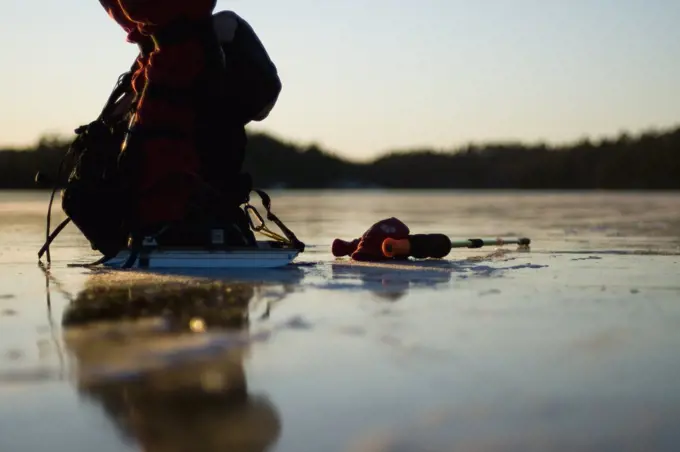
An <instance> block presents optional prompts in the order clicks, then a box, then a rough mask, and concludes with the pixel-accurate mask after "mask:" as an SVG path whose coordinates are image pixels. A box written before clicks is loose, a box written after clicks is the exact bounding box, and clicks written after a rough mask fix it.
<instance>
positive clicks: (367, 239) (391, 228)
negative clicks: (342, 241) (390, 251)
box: [352, 217, 410, 261]
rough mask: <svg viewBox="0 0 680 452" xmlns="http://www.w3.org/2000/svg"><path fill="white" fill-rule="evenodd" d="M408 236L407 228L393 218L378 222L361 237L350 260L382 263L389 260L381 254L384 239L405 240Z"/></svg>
mask: <svg viewBox="0 0 680 452" xmlns="http://www.w3.org/2000/svg"><path fill="white" fill-rule="evenodd" d="M409 234H410V231H409V229H408V226H406V225H405V224H404V223H402V222H401V221H399V220H397V219H396V218H394V217H392V218H387V219H386V220H382V221H379V222H377V223H376V224H374V225H373V226H371V228H370V229H369V230H368V231H366V232H365V233H364V235H362V236H361V239H360V240H359V245H358V246H357V249H356V251H354V252H353V253H352V259H354V260H357V261H384V260H388V259H391V258H388V257H385V255H384V254H383V252H382V243H383V241H384V240H385V239H386V238H392V239H397V240H399V239H405V238H407V237H408V235H409Z"/></svg>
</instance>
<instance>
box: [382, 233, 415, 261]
mask: <svg viewBox="0 0 680 452" xmlns="http://www.w3.org/2000/svg"><path fill="white" fill-rule="evenodd" d="M382 252H383V254H384V255H385V257H398V256H408V255H409V254H410V253H411V242H410V241H409V239H389V238H388V239H385V240H383V243H382Z"/></svg>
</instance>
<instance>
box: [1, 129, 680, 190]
mask: <svg viewBox="0 0 680 452" xmlns="http://www.w3.org/2000/svg"><path fill="white" fill-rule="evenodd" d="M70 141H71V140H70V139H68V138H59V137H50V136H45V137H43V138H41V139H40V140H38V142H37V143H36V145H34V146H32V147H30V148H26V149H6V150H0V188H4V189H32V188H38V187H37V186H36V183H35V175H36V173H37V172H38V171H40V172H43V173H45V174H47V175H50V176H52V177H54V176H55V175H56V174H57V169H58V167H59V164H60V162H61V159H62V157H63V155H64V153H65V152H66V150H67V149H68V146H69V144H70ZM244 170H245V171H248V172H249V173H250V174H251V175H252V176H253V179H254V183H255V185H256V186H258V187H261V188H293V189H313V188H319V189H323V188H328V189H330V188H385V189H390V188H403V189H536V190H538V189H544V190H547V189H550V190H573V189H578V190H583V189H586V190H587V189H601V190H678V189H680V127H674V128H669V129H666V130H654V131H645V132H643V133H640V134H638V135H635V136H631V135H629V134H626V133H622V134H620V135H619V136H617V137H610V138H604V139H600V140H597V141H591V140H589V139H583V140H580V141H576V142H574V143H572V144H566V145H559V146H557V145H547V144H534V145H529V144H523V143H486V144H469V145H466V146H463V147H460V148H456V149H450V150H432V149H413V150H408V151H399V152H391V153H387V154H385V155H383V156H381V157H378V158H376V159H375V160H372V161H369V162H365V163H364V162H361V163H358V162H352V161H349V160H346V159H343V158H341V157H338V156H336V155H334V154H333V153H331V152H328V151H325V150H323V149H322V148H321V147H319V146H317V145H311V146H306V145H305V146H303V145H299V144H295V143H291V142H286V141H283V140H281V139H278V138H276V137H274V136H272V135H268V134H263V133H256V134H250V135H249V143H248V150H247V156H246V162H245V167H244Z"/></svg>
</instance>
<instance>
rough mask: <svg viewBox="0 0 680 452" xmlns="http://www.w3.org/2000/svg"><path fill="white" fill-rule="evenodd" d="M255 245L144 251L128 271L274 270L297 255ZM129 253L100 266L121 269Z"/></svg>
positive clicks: (274, 246)
mask: <svg viewBox="0 0 680 452" xmlns="http://www.w3.org/2000/svg"><path fill="white" fill-rule="evenodd" d="M257 244H258V247H257V248H233V249H228V250H215V251H212V250H207V249H191V248H153V249H143V250H142V251H140V252H139V255H138V256H137V257H136V259H134V263H133V264H132V265H131V266H130V267H128V268H137V269H168V268H216V269H219V268H277V267H284V266H286V265H288V264H290V263H291V262H293V260H294V259H295V258H296V257H297V256H298V254H300V251H299V250H297V249H295V248H291V247H287V246H281V245H280V244H277V243H275V242H269V241H258V242H257ZM130 253H131V252H130V251H129V250H124V251H121V252H120V253H118V255H116V257H114V258H113V259H110V260H108V261H106V262H104V263H103V265H104V266H106V267H110V268H123V267H124V266H125V264H126V263H127V262H128V260H129V259H130Z"/></svg>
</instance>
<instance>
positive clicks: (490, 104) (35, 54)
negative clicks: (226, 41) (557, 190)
mask: <svg viewBox="0 0 680 452" xmlns="http://www.w3.org/2000/svg"><path fill="white" fill-rule="evenodd" d="M0 5H2V10H3V11H2V14H0V39H1V40H2V43H3V69H4V70H3V71H2V72H1V73H0V105H2V109H1V110H0V132H1V133H0V145H23V144H29V143H32V142H34V141H35V140H36V139H37V137H38V136H39V135H41V134H43V133H49V132H57V133H64V134H67V133H70V132H71V131H72V130H73V129H74V128H75V127H76V126H78V125H79V124H81V123H87V122H89V121H90V120H91V119H93V118H94V117H95V116H96V115H97V114H98V113H99V110H100V109H101V107H102V105H103V102H104V101H105V100H106V97H107V96H108V94H109V92H110V90H111V88H112V86H113V84H114V83H115V81H116V79H117V77H118V75H119V74H120V73H122V72H123V71H125V70H126V69H127V68H128V67H129V66H130V64H131V62H132V60H133V58H134V57H135V55H136V53H137V50H136V47H135V46H133V45H132V44H128V43H127V42H126V41H125V34H124V33H123V31H122V30H121V29H120V28H119V27H118V26H117V24H116V23H115V22H113V21H112V20H111V19H110V18H109V17H108V16H107V15H106V14H105V12H104V10H103V9H102V8H101V6H100V5H99V2H98V1H97V0H0ZM217 9H218V10H225V9H231V10H234V11H236V12H237V13H238V14H240V15H241V16H242V17H244V18H245V19H246V20H247V21H248V22H249V23H250V24H251V25H252V26H253V28H254V29H255V31H256V32H257V33H258V35H259V36H260V38H261V40H262V41H263V43H264V44H265V46H266V47H267V49H268V51H269V53H270V55H271V57H272V58H273V59H274V61H275V63H276V64H277V66H278V68H279V72H280V75H281V77H282V80H283V84H284V88H283V92H282V95H281V98H280V100H279V104H278V106H277V107H276V109H275V110H274V111H273V112H272V114H271V116H270V117H269V118H268V119H267V120H265V121H264V122H263V123H260V124H257V125H256V126H253V127H251V128H252V129H257V130H266V131H269V132H272V133H274V134H275V135H277V136H279V137H281V138H283V139H286V140H291V141H297V142H299V143H302V144H309V143H311V142H317V143H319V144H321V145H322V146H323V147H325V148H327V149H330V150H332V151H334V152H337V153H338V154H340V155H343V156H346V157H350V158H354V159H365V158H371V157H374V156H376V155H377V154H380V153H382V152H384V151H387V150H392V149H405V148H411V147H416V146H422V147H434V148H451V147H456V146H459V145H461V144H465V143H467V142H470V141H474V142H485V141H498V140H523V141H526V142H536V141H539V140H540V141H547V142H564V141H573V140H577V139H579V138H582V137H585V136H590V137H594V138H597V137H600V136H602V135H616V134H618V133H619V132H620V131H622V130H626V131H629V132H632V133H636V132H639V131H641V130H644V129H647V128H650V127H669V126H674V125H680V26H678V24H680V1H679V0H475V1H469V0H419V1H411V2H401V1H399V0H391V1H389V0H251V1H246V0H219V1H218V7H217Z"/></svg>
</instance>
